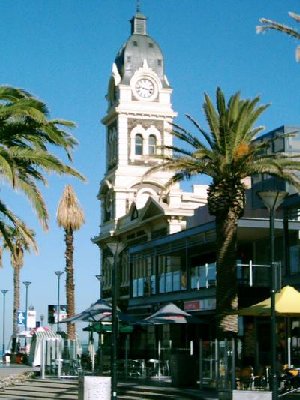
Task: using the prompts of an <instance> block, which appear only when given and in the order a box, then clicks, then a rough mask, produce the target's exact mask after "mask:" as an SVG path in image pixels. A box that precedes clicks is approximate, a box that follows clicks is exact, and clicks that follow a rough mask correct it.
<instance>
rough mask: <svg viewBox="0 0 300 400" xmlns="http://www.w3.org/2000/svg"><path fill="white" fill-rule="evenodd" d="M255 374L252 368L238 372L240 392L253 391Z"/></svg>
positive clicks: (237, 381) (241, 369) (243, 368)
mask: <svg viewBox="0 0 300 400" xmlns="http://www.w3.org/2000/svg"><path fill="white" fill-rule="evenodd" d="M254 380H255V379H254V374H253V368H252V367H251V366H247V367H242V368H240V369H237V370H236V383H237V388H238V389H240V390H247V389H248V390H252V389H253V388H254Z"/></svg>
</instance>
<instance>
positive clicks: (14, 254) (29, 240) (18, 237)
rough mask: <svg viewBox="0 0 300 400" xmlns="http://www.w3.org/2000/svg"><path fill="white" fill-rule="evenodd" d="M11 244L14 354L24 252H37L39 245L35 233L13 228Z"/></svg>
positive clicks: (10, 232) (6, 246)
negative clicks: (27, 233)
mask: <svg viewBox="0 0 300 400" xmlns="http://www.w3.org/2000/svg"><path fill="white" fill-rule="evenodd" d="M9 235H10V243H13V248H12V249H11V247H10V246H8V245H7V244H5V245H4V248H6V249H7V248H8V249H9V250H10V255H11V256H10V260H11V265H12V267H13V353H14V352H15V351H16V348H15V346H16V337H17V333H18V325H17V312H18V310H19V309H20V271H21V268H22V267H23V264H24V252H25V251H28V252H30V251H31V250H34V251H35V252H37V244H36V242H35V240H34V233H33V231H30V232H29V235H26V234H24V232H23V231H22V232H20V231H19V230H18V229H17V228H14V227H11V228H10V230H9Z"/></svg>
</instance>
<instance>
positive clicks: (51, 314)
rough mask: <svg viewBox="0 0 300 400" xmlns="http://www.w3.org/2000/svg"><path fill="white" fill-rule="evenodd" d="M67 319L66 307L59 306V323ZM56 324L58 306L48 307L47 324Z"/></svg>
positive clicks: (51, 305)
mask: <svg viewBox="0 0 300 400" xmlns="http://www.w3.org/2000/svg"><path fill="white" fill-rule="evenodd" d="M65 318H67V306H66V305H60V306H59V322H61V321H62V320H63V319H65ZM57 322H58V306H57V305H56V304H50V305H48V324H57Z"/></svg>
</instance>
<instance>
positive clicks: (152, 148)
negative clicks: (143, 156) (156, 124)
mask: <svg viewBox="0 0 300 400" xmlns="http://www.w3.org/2000/svg"><path fill="white" fill-rule="evenodd" d="M148 154H149V155H153V154H156V136H154V135H149V138H148Z"/></svg>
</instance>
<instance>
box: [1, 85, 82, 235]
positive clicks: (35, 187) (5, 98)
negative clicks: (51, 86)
mask: <svg viewBox="0 0 300 400" xmlns="http://www.w3.org/2000/svg"><path fill="white" fill-rule="evenodd" d="M72 127H74V123H73V122H70V121H65V120H58V119H54V120H51V119H49V114H48V109H47V107H46V105H45V104H44V103H43V102H42V101H40V100H38V99H36V98H35V97H33V96H32V95H31V94H29V93H28V92H26V91H24V90H21V89H17V88H13V87H10V86H0V171H1V172H0V176H1V179H2V181H6V182H7V183H8V184H9V186H10V187H11V188H13V189H15V190H19V191H21V192H23V193H24V194H25V196H26V197H27V198H28V199H29V201H30V202H31V204H32V206H33V208H34V210H35V211H36V213H37V216H38V219H39V220H40V222H41V224H42V226H43V227H44V228H45V229H47V228H48V213H47V209H46V205H45V202H44V199H43V196H42V194H41V192H40V190H39V186H40V184H42V185H46V184H47V179H46V174H47V173H50V172H55V173H57V174H68V175H73V176H75V177H78V178H80V179H84V178H83V176H82V175H81V174H80V173H79V172H78V171H76V170H75V169H74V168H71V167H70V166H69V165H67V164H66V163H65V162H63V161H62V160H60V159H59V158H58V157H57V156H56V155H55V154H54V153H53V152H52V150H53V149H59V150H62V151H63V152H64V153H65V154H66V155H67V158H68V160H69V161H72V155H71V152H72V150H73V148H74V147H75V145H76V144H77V141H76V140H75V138H74V137H73V136H72V135H71V134H70V133H69V132H67V131H66V129H69V128H72ZM7 218H8V219H9V221H10V222H11V223H12V224H13V225H16V223H17V222H18V219H17V217H16V216H15V215H14V213H13V211H12V210H9V209H8V208H7V207H6V206H5V204H3V203H2V202H1V201H0V225H1V222H5V220H6V219H7ZM21 225H22V221H20V226H21ZM4 228H5V227H4ZM4 228H3V232H2V234H3V237H4V238H5V229H4Z"/></svg>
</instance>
